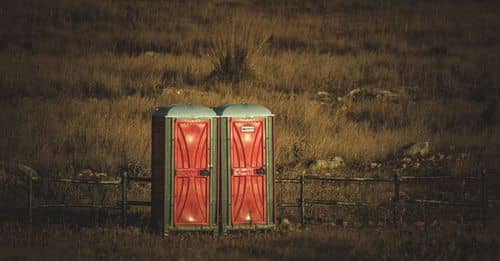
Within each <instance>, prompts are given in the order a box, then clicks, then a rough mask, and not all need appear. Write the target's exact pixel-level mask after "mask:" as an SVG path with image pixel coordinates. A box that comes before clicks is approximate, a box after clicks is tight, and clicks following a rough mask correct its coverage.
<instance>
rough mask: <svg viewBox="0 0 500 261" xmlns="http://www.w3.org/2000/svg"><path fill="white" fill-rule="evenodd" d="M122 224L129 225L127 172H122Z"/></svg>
mask: <svg viewBox="0 0 500 261" xmlns="http://www.w3.org/2000/svg"><path fill="white" fill-rule="evenodd" d="M121 181H122V182H121V183H122V184H121V185H122V206H121V207H122V226H123V227H126V226H127V172H123V173H122V180H121Z"/></svg>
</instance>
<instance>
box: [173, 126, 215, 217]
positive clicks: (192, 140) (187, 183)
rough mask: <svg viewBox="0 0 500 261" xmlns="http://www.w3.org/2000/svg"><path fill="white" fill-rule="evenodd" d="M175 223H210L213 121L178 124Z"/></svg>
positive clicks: (176, 131) (176, 127)
mask: <svg viewBox="0 0 500 261" xmlns="http://www.w3.org/2000/svg"><path fill="white" fill-rule="evenodd" d="M174 135H175V140H174V142H175V184H174V225H208V223H209V217H210V213H209V198H210V172H209V171H210V167H209V164H210V121H209V120H177V121H176V123H175V134H174Z"/></svg>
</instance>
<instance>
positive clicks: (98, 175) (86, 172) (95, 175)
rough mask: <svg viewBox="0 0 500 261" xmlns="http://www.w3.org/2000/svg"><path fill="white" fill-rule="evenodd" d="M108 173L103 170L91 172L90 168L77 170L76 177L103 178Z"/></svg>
mask: <svg viewBox="0 0 500 261" xmlns="http://www.w3.org/2000/svg"><path fill="white" fill-rule="evenodd" d="M107 176H108V174H106V173H104V172H93V171H92V170H90V169H84V170H81V171H80V172H78V178H81V179H103V178H106V177H107Z"/></svg>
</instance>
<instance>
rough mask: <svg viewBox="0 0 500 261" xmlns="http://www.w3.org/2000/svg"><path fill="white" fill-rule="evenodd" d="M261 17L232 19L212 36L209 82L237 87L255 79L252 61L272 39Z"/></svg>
mask: <svg viewBox="0 0 500 261" xmlns="http://www.w3.org/2000/svg"><path fill="white" fill-rule="evenodd" d="M262 19H263V18H262V17H248V16H245V17H244V18H242V17H240V16H232V17H231V18H230V19H229V21H227V22H226V23H225V24H224V25H223V26H221V28H219V29H218V30H217V32H216V33H215V35H216V36H215V37H214V39H213V40H212V46H211V48H210V50H209V57H210V60H211V62H212V65H213V67H214V68H213V71H212V72H211V73H210V75H209V76H208V79H209V80H220V81H226V82H233V83H237V82H239V81H241V80H245V79H251V78H253V77H254V68H253V66H254V59H255V56H257V55H259V54H260V53H261V52H262V49H263V47H264V45H265V44H266V42H267V40H268V39H269V37H270V36H271V32H270V31H269V28H268V27H267V26H268V25H267V24H265V23H263V22H262V21H261V20H262Z"/></svg>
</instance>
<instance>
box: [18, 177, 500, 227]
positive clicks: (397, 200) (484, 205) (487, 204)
mask: <svg viewBox="0 0 500 261" xmlns="http://www.w3.org/2000/svg"><path fill="white" fill-rule="evenodd" d="M499 177H500V175H498V174H496V175H491V174H490V175H487V173H486V171H483V172H482V173H481V175H480V176H479V177H475V176H429V177H416V176H400V175H398V174H395V175H393V177H392V178H369V177H362V178H359V177H330V176H316V175H306V173H305V172H303V173H302V175H301V176H299V177H298V178H281V179H276V180H275V181H276V183H278V184H281V185H283V186H284V185H287V184H290V185H295V186H297V185H298V186H299V193H298V197H297V199H296V200H295V201H293V202H283V201H280V202H278V203H277V207H278V208H297V209H298V210H299V212H300V215H299V216H300V224H301V225H302V226H305V225H306V208H308V207H311V206H315V205H316V206H346V207H366V206H369V205H370V203H369V202H362V201H341V200H325V199H318V198H307V197H306V196H305V194H306V193H305V188H306V186H307V185H308V184H309V183H310V182H312V181H321V182H327V183H328V184H331V185H335V184H339V183H343V184H345V183H347V184H359V185H362V184H370V183H371V184H373V183H386V184H392V197H391V199H390V201H391V203H392V207H393V222H394V224H396V225H397V224H398V223H400V220H399V218H398V215H399V214H398V208H399V206H400V205H403V204H413V205H423V206H425V205H437V206H450V207H470V208H479V210H480V219H481V221H482V222H483V223H484V221H485V219H486V218H487V211H488V208H496V207H499V206H500V200H490V199H489V197H488V196H489V195H488V189H487V184H488V182H489V181H490V179H494V178H499ZM456 181H460V182H461V183H460V184H462V189H463V188H464V187H465V185H466V183H467V182H479V185H480V186H479V188H480V191H479V194H480V197H479V200H472V201H450V200H434V199H417V198H405V199H402V198H401V192H400V190H401V185H403V184H411V183H414V184H426V183H429V182H433V183H434V182H444V183H446V182H456ZM131 182H145V183H151V177H139V176H128V174H127V173H126V172H124V173H122V175H121V177H120V178H119V179H115V180H103V181H101V180H82V179H67V178H33V177H29V178H28V190H27V192H28V195H27V198H28V220H29V222H30V223H32V222H33V209H37V208H54V207H59V208H98V209H116V210H120V211H121V225H122V226H126V225H127V211H128V209H129V208H130V207H131V206H143V207H150V206H151V202H150V201H136V200H129V199H128V185H129V184H130V183H131ZM42 183H65V184H77V185H89V186H116V187H118V188H119V194H120V200H118V201H117V202H115V204H92V203H88V204H74V203H69V202H60V203H51V204H50V203H40V202H39V203H38V204H34V194H33V186H34V185H35V184H42Z"/></svg>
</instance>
